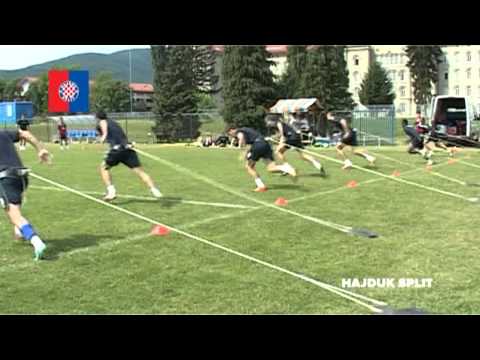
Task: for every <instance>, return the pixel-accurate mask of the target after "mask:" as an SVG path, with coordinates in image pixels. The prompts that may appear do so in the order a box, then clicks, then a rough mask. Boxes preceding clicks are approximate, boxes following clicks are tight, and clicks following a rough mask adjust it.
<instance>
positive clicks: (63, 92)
mask: <svg viewBox="0 0 480 360" xmlns="http://www.w3.org/2000/svg"><path fill="white" fill-rule="evenodd" d="M58 95H59V96H60V99H62V100H63V101H65V102H67V103H71V102H74V101H75V100H77V99H78V96H79V95H80V88H79V87H78V85H77V84H76V83H74V82H73V81H71V80H67V81H64V82H63V83H62V84H61V85H60V87H59V88H58Z"/></svg>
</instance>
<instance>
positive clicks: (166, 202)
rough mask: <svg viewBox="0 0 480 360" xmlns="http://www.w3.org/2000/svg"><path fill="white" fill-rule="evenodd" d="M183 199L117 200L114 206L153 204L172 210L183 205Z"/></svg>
mask: <svg viewBox="0 0 480 360" xmlns="http://www.w3.org/2000/svg"><path fill="white" fill-rule="evenodd" d="M182 200H183V199H182V198H180V197H162V198H160V199H152V200H147V199H121V200H120V199H117V200H115V202H114V203H113V204H114V205H118V206H120V205H127V204H152V205H160V206H161V207H163V208H171V207H174V206H176V205H178V204H181V203H182Z"/></svg>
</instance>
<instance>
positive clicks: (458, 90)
mask: <svg viewBox="0 0 480 360" xmlns="http://www.w3.org/2000/svg"><path fill="white" fill-rule="evenodd" d="M455 95H456V96H459V95H460V86H455Z"/></svg>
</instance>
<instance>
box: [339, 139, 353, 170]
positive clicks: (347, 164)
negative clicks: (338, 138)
mask: <svg viewBox="0 0 480 360" xmlns="http://www.w3.org/2000/svg"><path fill="white" fill-rule="evenodd" d="M345 147H346V146H345V145H344V144H342V143H340V144H337V146H335V150H337V154H339V155H340V157H341V158H342V160H343V167H342V169H343V170H347V169H350V168H351V167H352V166H353V163H352V162H351V161H350V159H348V158H347V155H346V154H345Z"/></svg>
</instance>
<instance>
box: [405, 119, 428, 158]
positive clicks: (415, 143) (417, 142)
mask: <svg viewBox="0 0 480 360" xmlns="http://www.w3.org/2000/svg"><path fill="white" fill-rule="evenodd" d="M418 126H419V125H418V123H416V124H415V128H414V127H412V126H409V125H408V120H407V119H403V120H402V128H403V131H404V132H405V134H406V135H407V136H408V137H409V138H410V143H409V144H408V150H407V151H408V152H409V153H410V154H420V155H422V156H423V157H424V158H425V159H426V160H427V161H428V162H427V165H433V160H432V155H433V144H432V143H431V142H425V139H424V137H423V136H424V132H423V131H421V132H419V127H418Z"/></svg>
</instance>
